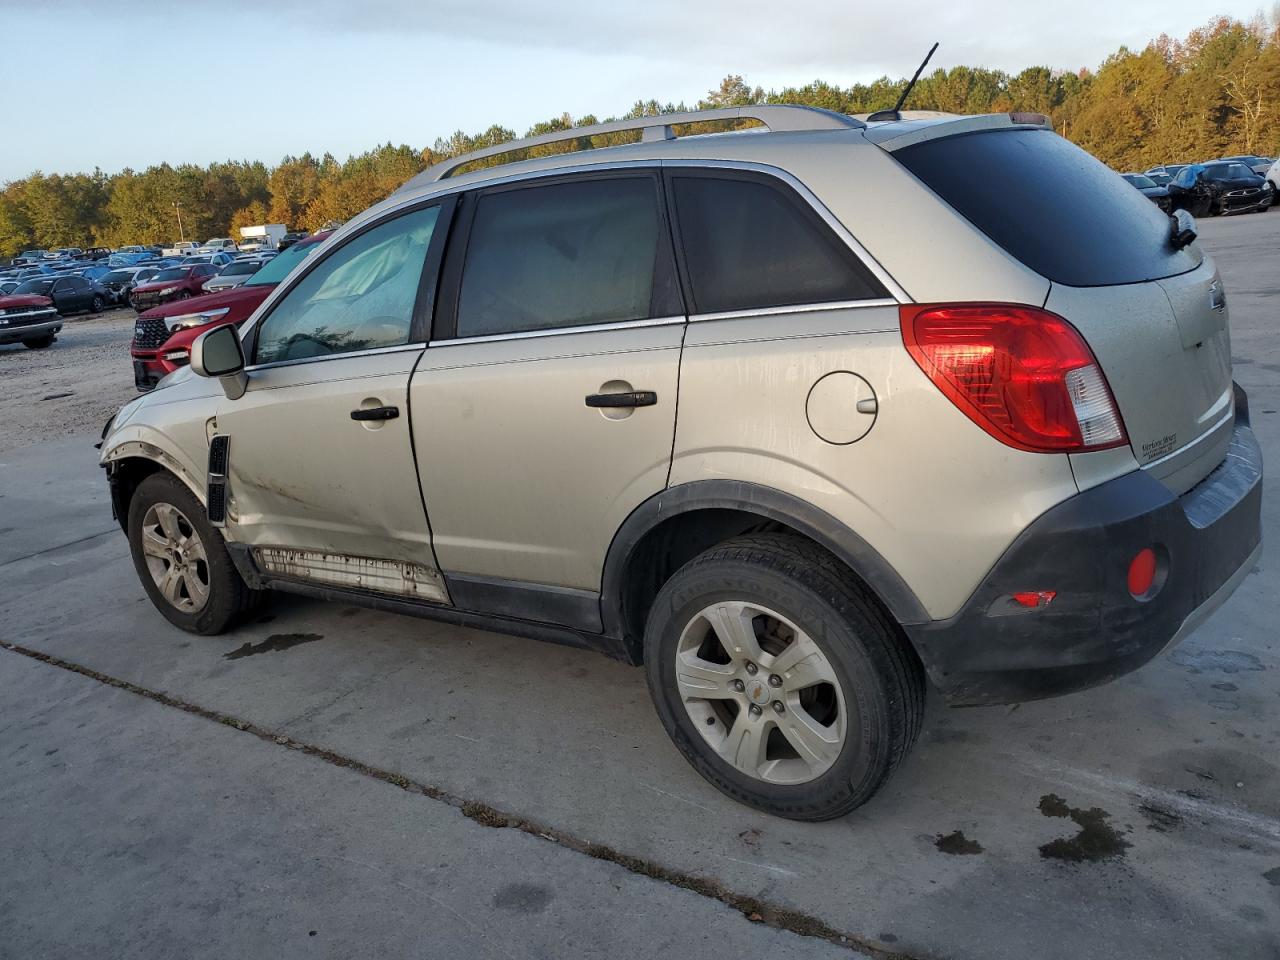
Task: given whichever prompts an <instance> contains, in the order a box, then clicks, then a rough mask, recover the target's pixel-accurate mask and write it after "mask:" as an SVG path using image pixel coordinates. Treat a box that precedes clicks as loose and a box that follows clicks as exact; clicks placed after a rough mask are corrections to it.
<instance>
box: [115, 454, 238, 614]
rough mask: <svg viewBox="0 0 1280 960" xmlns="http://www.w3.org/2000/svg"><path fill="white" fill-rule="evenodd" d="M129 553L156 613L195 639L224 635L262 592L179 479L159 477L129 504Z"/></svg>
mask: <svg viewBox="0 0 1280 960" xmlns="http://www.w3.org/2000/svg"><path fill="white" fill-rule="evenodd" d="M128 527H129V549H130V552H131V553H132V555H133V565H134V568H135V569H136V570H137V572H138V578H139V579H140V580H141V581H142V586H143V589H144V590H146V592H147V596H148V597H150V598H151V602H152V603H153V604H154V605H155V607H156V609H157V610H159V611H160V612H161V613H162V614H164V616H165V618H166V619H167V620H169V622H170V623H172V624H174V625H175V626H178V627H181V628H182V629H183V630H186V631H188V632H190V633H199V634H206V635H208V634H216V633H222V632H223V631H224V630H226V629H227V628H228V627H230V626H232V625H233V624H234V623H235V622H236V621H237V620H238V619H239V618H240V617H241V616H242V615H243V614H244V613H246V612H247V611H248V610H250V609H252V607H253V606H254V605H255V603H256V602H257V600H258V599H259V597H260V592H259V591H255V590H251V589H250V588H249V586H248V585H247V584H246V583H245V582H244V580H242V579H241V577H240V574H239V572H238V571H237V570H236V568H235V565H234V564H233V563H232V562H231V556H230V555H229V554H228V553H227V547H226V544H225V543H224V542H223V539H222V534H221V533H219V532H218V531H217V530H216V529H214V528H213V527H212V526H211V525H210V524H209V521H208V519H207V518H206V517H205V512H204V506H203V505H202V504H201V503H200V501H199V500H197V499H196V497H195V495H194V494H192V493H191V491H190V490H188V489H187V487H186V486H185V485H184V484H183V483H182V482H181V481H180V480H178V479H177V478H176V477H174V476H173V475H172V474H168V473H153V474H152V475H151V476H149V477H147V478H146V479H145V480H143V481H142V483H140V484H139V485H138V489H137V490H136V491H135V492H134V495H133V499H132V501H130V503H129V522H128Z"/></svg>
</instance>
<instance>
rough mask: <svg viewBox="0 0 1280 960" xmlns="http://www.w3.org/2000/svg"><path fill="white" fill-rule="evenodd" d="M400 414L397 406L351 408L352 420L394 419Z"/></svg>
mask: <svg viewBox="0 0 1280 960" xmlns="http://www.w3.org/2000/svg"><path fill="white" fill-rule="evenodd" d="M398 416H400V408H399V407H370V408H369V409H368V410H363V409H362V410H352V411H351V419H352V420H394V419H395V418H396V417H398Z"/></svg>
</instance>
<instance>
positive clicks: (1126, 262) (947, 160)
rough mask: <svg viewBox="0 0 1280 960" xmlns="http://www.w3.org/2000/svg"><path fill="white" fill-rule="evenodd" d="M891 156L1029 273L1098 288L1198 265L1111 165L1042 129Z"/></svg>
mask: <svg viewBox="0 0 1280 960" xmlns="http://www.w3.org/2000/svg"><path fill="white" fill-rule="evenodd" d="M893 156H894V157H895V158H896V159H897V160H899V161H900V162H901V163H902V164H903V165H904V166H906V168H907V169H908V170H910V171H911V172H912V173H914V174H915V175H916V176H917V177H919V178H920V179H921V180H923V181H924V182H925V183H926V184H927V185H928V186H929V187H930V188H931V189H932V190H933V191H934V192H935V193H937V194H938V195H939V196H940V197H942V199H943V200H945V201H947V203H949V204H950V205H951V206H952V207H954V208H955V209H956V210H957V211H959V212H960V213H961V214H962V215H963V216H964V217H966V218H967V219H968V220H969V221H970V222H971V223H973V225H974V226H976V227H977V228H978V229H979V230H981V231H982V232H983V233H985V234H986V235H987V236H988V237H990V238H991V239H992V240H993V241H995V242H996V243H997V244H999V245H1000V246H1001V247H1003V248H1004V249H1005V250H1006V251H1007V252H1008V253H1009V254H1010V255H1012V256H1013V257H1016V258H1017V259H1018V260H1021V261H1022V262H1023V263H1024V264H1026V265H1027V266H1028V267H1030V268H1031V269H1032V270H1034V271H1035V272H1036V273H1038V274H1040V275H1041V276H1043V277H1046V278H1047V279H1049V280H1053V281H1055V282H1057V283H1065V284H1069V285H1071V286H1077V287H1099V286H1107V285H1110V284H1119V283H1139V282H1141V281H1144V280H1157V279H1160V278H1162V277H1171V276H1174V275H1176V274H1179V273H1185V272H1187V271H1188V270H1194V269H1195V268H1196V266H1198V265H1199V257H1198V256H1197V255H1196V254H1194V253H1193V252H1192V251H1191V250H1190V249H1189V248H1184V249H1182V250H1174V249H1173V248H1172V246H1170V244H1169V227H1170V223H1169V217H1168V216H1166V215H1165V214H1163V213H1161V212H1160V209H1159V208H1158V207H1157V206H1156V205H1155V204H1153V203H1152V202H1151V201H1150V200H1148V199H1147V198H1146V197H1144V196H1143V195H1142V194H1141V193H1139V192H1138V191H1137V190H1134V189H1133V188H1132V187H1130V186H1129V185H1128V184H1127V183H1125V181H1124V180H1123V179H1121V178H1120V177H1118V176H1117V175H1116V174H1115V173H1113V172H1112V171H1111V169H1110V168H1108V167H1107V166H1105V165H1104V164H1102V163H1101V162H1099V161H1098V160H1095V159H1094V158H1093V157H1091V156H1090V155H1089V154H1087V153H1085V151H1083V150H1081V149H1080V148H1079V147H1077V146H1075V145H1074V144H1072V143H1070V142H1068V141H1067V140H1064V139H1063V138H1062V137H1060V136H1058V135H1057V134H1055V133H1053V132H1052V131H1049V130H1009V131H999V132H983V133H968V134H959V135H957V136H953V137H943V138H940V139H936V140H926V141H925V142H923V143H917V144H912V145H911V146H908V147H903V148H901V149H899V150H896V151H894V154H893Z"/></svg>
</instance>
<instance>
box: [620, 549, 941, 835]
mask: <svg viewBox="0 0 1280 960" xmlns="http://www.w3.org/2000/svg"><path fill="white" fill-rule="evenodd" d="M645 666H646V672H647V676H648V680H649V691H650V694H651V695H652V697H653V700H654V703H655V705H656V707H657V710H658V714H659V716H660V718H661V720H662V723H663V725H664V726H665V727H666V729H667V732H668V734H670V736H671V738H672V740H673V741H674V743H675V745H676V747H677V748H678V749H679V750H680V752H681V753H683V754H684V756H685V758H686V759H687V760H688V761H689V763H690V764H691V765H692V766H693V767H694V769H696V770H697V771H698V773H700V774H701V775H702V776H703V777H704V778H706V779H707V780H708V781H710V782H711V783H712V784H713V785H714V786H716V787H717V788H718V789H720V790H721V791H722V792H724V793H725V794H727V795H728V796H730V797H732V798H734V799H735V800H738V801H740V802H742V803H745V804H748V805H750V806H753V807H756V808H757V809H760V810H763V811H765V812H767V813H771V814H774V815H776V816H781V817H788V818H790V819H795V820H827V819H830V818H833V817H838V816H842V815H843V814H846V813H848V812H849V811H851V810H853V809H854V808H856V807H858V806H860V805H861V804H863V803H865V802H866V801H867V800H868V799H870V798H871V796H872V795H873V794H874V793H875V792H876V791H877V790H878V789H879V788H880V787H881V786H882V785H883V783H884V782H885V780H886V779H887V778H888V777H889V775H890V774H891V773H892V772H893V770H894V769H895V768H896V767H897V765H898V764H899V763H900V762H901V760H902V758H903V757H904V756H905V755H906V754H907V752H908V750H909V749H910V748H911V746H912V744H913V743H914V742H915V739H916V737H917V735H918V734H919V730H920V725H921V721H922V717H923V710H924V673H923V670H922V668H921V666H920V663H919V661H918V660H917V659H916V657H915V654H914V652H913V651H911V650H910V649H909V647H908V646H907V643H906V641H905V639H904V638H903V637H902V635H901V632H900V630H899V629H898V627H897V626H896V625H895V624H894V623H892V622H891V621H890V619H889V618H888V616H887V615H886V614H885V613H884V612H883V611H882V610H881V609H880V607H879V605H878V604H877V603H876V602H875V601H874V600H873V599H872V598H871V597H869V596H868V595H867V593H866V591H865V588H864V587H862V586H861V585H860V584H859V583H858V582H857V581H856V580H855V579H854V578H853V576H852V575H851V574H850V573H849V571H848V570H847V569H846V568H844V567H843V566H842V565H841V564H840V563H839V562H838V561H837V560H836V559H835V558H834V557H832V556H831V555H830V554H828V553H826V552H825V551H824V550H822V549H820V548H818V547H817V546H815V545H813V544H811V543H809V542H807V541H804V540H801V539H799V538H796V537H792V536H787V535H781V534H763V535H753V536H748V537H741V538H738V539H735V540H731V541H729V542H727V543H724V544H721V545H720V546H717V547H715V548H713V549H711V550H708V551H707V552H706V553H703V554H702V555H701V556H699V557H697V558H695V559H694V560H692V561H690V562H689V563H688V564H686V565H685V566H684V567H682V568H681V569H680V570H679V571H678V572H677V573H676V574H675V575H674V576H673V577H672V578H671V579H670V580H669V581H668V582H667V583H666V584H665V585H664V586H663V588H662V590H661V591H660V592H659V594H658V596H657V598H656V599H655V601H654V604H653V608H652V610H651V612H650V616H649V621H648V625H647V628H646V631H645Z"/></svg>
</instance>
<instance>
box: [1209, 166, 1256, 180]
mask: <svg viewBox="0 0 1280 960" xmlns="http://www.w3.org/2000/svg"><path fill="white" fill-rule="evenodd" d="M1204 175H1205V177H1207V178H1208V179H1210V180H1237V179H1239V178H1241V177H1252V176H1255V174H1254V172H1253V171H1252V170H1250V169H1249V168H1248V167H1246V166H1245V165H1244V164H1243V163H1215V164H1214V165H1213V166H1211V167H1205V168H1204Z"/></svg>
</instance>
